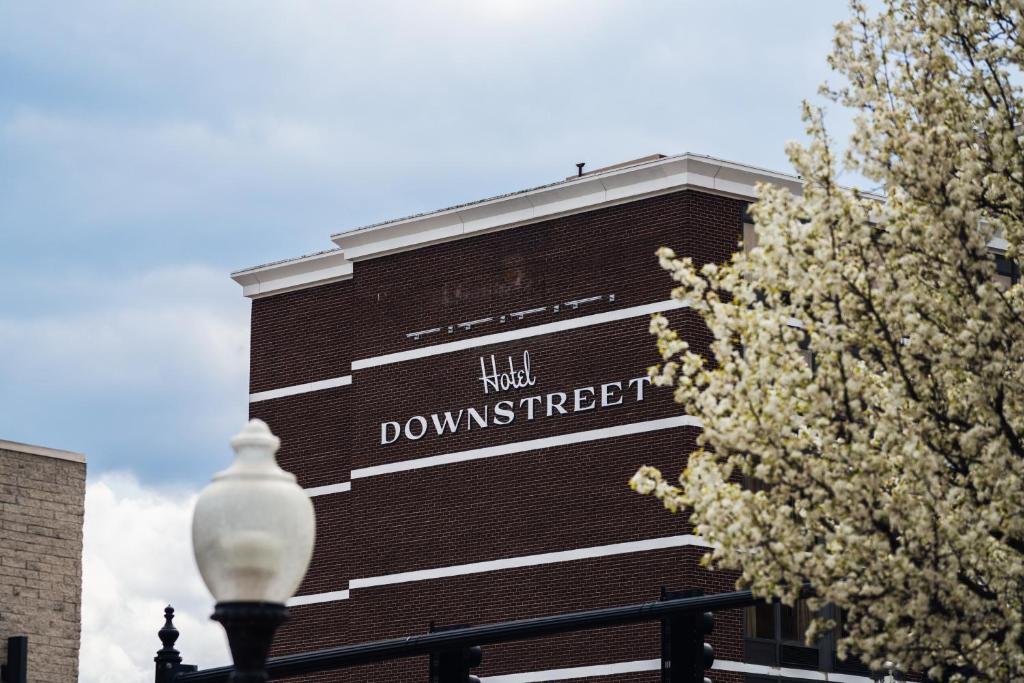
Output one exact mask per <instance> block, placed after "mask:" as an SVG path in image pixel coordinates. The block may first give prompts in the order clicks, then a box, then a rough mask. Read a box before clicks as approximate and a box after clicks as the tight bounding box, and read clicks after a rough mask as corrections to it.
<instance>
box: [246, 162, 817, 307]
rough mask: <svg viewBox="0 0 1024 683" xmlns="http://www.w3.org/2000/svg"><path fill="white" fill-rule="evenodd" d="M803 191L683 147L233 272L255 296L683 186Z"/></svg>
mask: <svg viewBox="0 0 1024 683" xmlns="http://www.w3.org/2000/svg"><path fill="white" fill-rule="evenodd" d="M760 182H767V183H773V184H775V185H781V186H783V187H788V188H789V189H790V190H792V191H793V192H796V193H799V192H801V191H802V186H803V184H802V181H801V180H800V179H799V178H798V177H796V176H793V175H788V174H785V173H778V172H775V171H769V170H765V169H762V168H757V167H754V166H748V165H746V164H738V163H735V162H731V161H725V160H723V159H716V158H715V157H710V156H703V155H699V154H680V155H677V156H673V157H665V158H663V159H658V160H655V161H650V162H646V163H640V164H634V165H631V166H627V167H624V168H616V169H611V170H608V171H604V172H600V173H589V174H585V175H583V176H581V177H578V178H575V177H574V178H570V179H568V180H563V181H561V182H557V183H552V184H550V185H546V186H544V187H539V188H535V189H532V190H525V191H522V192H513V193H511V194H507V195H503V196H501V197H495V198H493V199H485V200H482V201H478V202H471V203H469V204H464V205H462V206H457V207H452V208H449V209H442V210H440V211H433V212H430V213H426V214H422V215H419V216H412V217H409V218H401V219H398V220H393V221H387V222H384V223H380V224H377V225H372V226H367V227H364V228H357V229H355V230H351V231H348V232H342V233H338V234H335V235H333V236H332V237H331V239H332V240H333V241H334V243H335V244H337V245H338V246H339V247H340V249H338V250H334V251H327V252H323V253H320V254H312V255H310V256H302V257H300V258H296V259H288V260H285V261H280V262H277V263H270V264H267V265H263V266H257V267H254V268H247V269H245V270H240V271H238V272H236V273H233V274H232V275H231V277H232V279H234V280H235V282H238V283H239V284H240V285H242V293H243V294H244V295H245V296H247V297H249V298H252V299H255V298H259V297H264V296H268V295H271V294H281V293H283V292H288V291H292V290H295V289H304V288H306V287H313V286H316V285H322V284H327V283H329V282H335V281H338V280H345V279H348V278H351V277H352V262H354V261H361V260H363V259H369V258H375V257H379V256H385V255H387V254H393V253H397V252H400V251H408V250H410V249H417V248H419V247H425V246H428V245H431V244H437V243H439V242H448V241H451V240H456V239H461V238H463V237H470V236H472V235H478V234H483V233H485V232H493V231H496V230H504V229H507V228H514V227H518V226H520V225H526V224H529V223H536V222H538V221H542V220H549V219H552V218H556V217H559V216H567V215H570V214H574V213H581V212H583V211H592V210H594V209H599V208H602V207H606V206H613V205H615V204H622V203H624V202H630V201H636V200H638V199H643V198H645V197H653V196H656V195H659V194H667V193H669V192H678V191H680V190H685V189H694V190H701V191H703V192H709V193H712V194H718V195H725V196H728V197H735V198H739V199H748V200H753V199H755V198H756V195H755V186H756V185H757V183H760Z"/></svg>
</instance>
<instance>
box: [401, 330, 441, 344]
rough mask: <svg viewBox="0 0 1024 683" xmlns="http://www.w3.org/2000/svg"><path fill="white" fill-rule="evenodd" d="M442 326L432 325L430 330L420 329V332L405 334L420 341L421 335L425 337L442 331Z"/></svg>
mask: <svg viewBox="0 0 1024 683" xmlns="http://www.w3.org/2000/svg"><path fill="white" fill-rule="evenodd" d="M440 331H441V328H440V327H431V328H430V329H429V330H420V331H419V332H409V333H407V334H406V335H405V336H406V337H408V338H410V339H412V340H413V341H419V339H420V337H424V336H426V335H428V334H434V333H435V332H440Z"/></svg>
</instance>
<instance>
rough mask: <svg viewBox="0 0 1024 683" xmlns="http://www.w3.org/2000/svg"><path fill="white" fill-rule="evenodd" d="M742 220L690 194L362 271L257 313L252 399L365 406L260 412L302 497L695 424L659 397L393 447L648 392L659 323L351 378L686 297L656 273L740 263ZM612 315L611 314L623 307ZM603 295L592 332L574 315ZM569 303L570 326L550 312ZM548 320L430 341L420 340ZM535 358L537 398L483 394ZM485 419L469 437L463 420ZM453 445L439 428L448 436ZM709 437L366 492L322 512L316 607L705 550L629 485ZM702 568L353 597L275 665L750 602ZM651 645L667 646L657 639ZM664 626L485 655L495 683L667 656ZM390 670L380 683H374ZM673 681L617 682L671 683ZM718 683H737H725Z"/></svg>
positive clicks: (536, 578) (550, 576) (561, 452)
mask: <svg viewBox="0 0 1024 683" xmlns="http://www.w3.org/2000/svg"><path fill="white" fill-rule="evenodd" d="M742 209H743V203H742V202H740V201H738V200H731V199H725V198H721V197H715V196H711V195H706V194H701V193H696V192H679V193H675V194H670V195H664V196H659V197H654V198H649V199H645V200H641V201H636V202H631V203H628V204H623V205H620V206H614V207H609V208H605V209H601V210H597V211H592V212H587V213H582V214H577V215H573V216H568V217H565V218H559V219H555V220H551V221H545V222H543V223H537V224H533V225H527V226H522V227H518V228H514V229H510V230H506V231H501V232H496V233H491V234H487V235H481V236H476V237H472V238H468V239H464V240H459V241H455V242H449V243H445V244H439V245H434V246H430V247H425V248H421V249H416V250H412V251H409V252H405V253H400V254H395V255H390V256H386V257H381V258H376V259H371V260H368V261H363V262H359V263H357V264H355V274H354V278H353V279H352V280H351V281H347V282H342V283H335V284H331V285H326V286H322V287H314V288H311V289H307V290H301V291H298V292H291V293H287V294H283V295H280V296H272V297H268V298H265V299H258V300H256V301H254V302H253V314H252V340H253V341H252V345H253V355H252V361H251V382H250V384H251V388H252V390H253V391H264V390H268V389H274V388H279V387H282V386H290V385H294V384H299V383H305V382H311V381H316V380H321V379H328V378H332V377H339V376H342V375H346V374H350V373H351V374H352V375H353V382H352V384H351V385H350V386H346V387H340V388H337V389H331V390H325V391H319V392H311V393H306V394H300V395H297V396H291V397H286V398H280V399H274V400H269V401H260V402H257V403H254V404H251V407H250V413H251V414H252V416H253V417H260V418H262V419H264V420H266V421H267V422H268V424H269V425H270V426H271V429H273V430H274V432H275V433H277V434H278V435H279V436H281V438H282V447H281V451H280V454H279V461H280V462H281V464H282V466H283V467H285V468H286V469H289V470H291V471H294V472H295V473H296V474H297V476H298V478H299V481H300V483H301V484H302V485H303V486H306V487H310V486H321V485H325V484H336V483H340V482H343V481H348V480H349V472H350V471H351V470H352V469H358V468H362V467H368V466H374V465H379V464H383V463H389V462H396V461H402V460H408V459H411V458H420V457H427V456H434V455H438V454H443V453H452V452H457V451H463V450H467V449H473V448H480V447H486V446H492V445H499V444H504V443H510V442H518V441H523V440H529V439H535V438H541V437H545V436H557V435H560V434H568V433H574V432H579V431H583V430H589V429H596V428H603V427H612V426H618V425H624V424H629V423H634V422H639V421H643V420H652V419H658V418H663V417H670V416H676V415H679V410H678V406H676V405H675V404H673V403H672V401H671V396H670V393H669V392H668V391H667V390H656V389H653V388H652V387H645V395H646V396H645V400H644V401H643V402H642V403H637V402H635V401H632V400H629V399H628V398H627V399H626V400H624V404H623V405H621V406H615V407H607V408H602V409H596V410H592V411H589V412H581V413H576V414H572V413H571V412H570V414H569V415H561V416H553V417H539V418H537V419H535V420H534V421H532V422H529V421H527V420H526V419H525V409H524V408H520V407H518V406H517V417H516V420H515V422H513V423H512V424H511V425H507V426H495V425H491V426H489V427H487V428H486V429H480V428H474V429H473V430H470V431H465V429H464V428H463V429H461V430H460V431H459V432H458V433H457V434H455V435H451V434H446V435H444V436H437V435H432V436H426V437H424V438H423V439H421V440H418V441H414V442H409V441H406V440H405V439H404V438H403V439H402V440H401V441H400V442H398V443H394V444H390V445H387V446H381V444H380V423H381V422H382V421H385V420H395V421H399V422H404V420H405V419H407V418H409V417H410V416H413V415H423V416H425V417H426V418H427V420H428V421H429V420H430V417H429V416H430V414H431V413H435V412H438V413H440V412H443V411H445V410H454V411H455V412H457V411H458V410H459V409H465V408H468V407H470V406H472V407H475V408H477V409H478V410H481V409H482V408H483V406H484V405H487V406H489V407H491V408H493V406H494V404H495V403H496V402H497V401H499V400H502V399H513V398H514V399H517V400H518V399H519V398H522V397H524V396H528V395H535V394H547V393H548V392H552V391H564V392H567V393H570V397H569V403H571V391H572V390H573V389H574V388H576V387H585V386H595V387H599V386H600V384H602V383H604V382H612V381H623V389H624V391H623V394H624V395H625V394H627V393H628V392H630V391H633V390H630V389H628V388H626V386H625V380H628V379H630V378H633V377H638V376H641V375H643V374H644V372H645V369H646V367H647V366H649V365H650V364H652V363H653V362H655V361H656V360H657V357H656V353H655V350H654V345H653V341H652V339H651V337H650V336H649V334H648V333H647V320H646V319H645V318H644V317H642V316H641V317H635V318H630V319H627V320H621V321H616V322H610V323H605V324H601V325H594V326H588V327H586V328H582V329H577V330H569V331H562V332H555V333H551V334H547V335H543V336H535V337H529V338H525V339H520V340H516V341H513V342H508V343H503V344H496V345H491V346H484V347H476V348H472V349H468V350H464V351H459V352H453V353H445V354H441V355H435V356H430V357H426V358H421V359H415V360H409V361H404V362H398V363H391V364H387V365H383V366H378V367H371V368H366V369H362V370H357V371H355V372H351V370H350V363H351V362H352V361H353V360H357V359H363V358H369V357H374V356H379V355H383V354H386V353H392V352H397V351H403V350H408V349H415V348H422V347H425V346H430V345H434V344H439V343H445V342H450V341H455V340H458V339H466V338H472V337H477V336H480V335H485V334H493V333H495V332H504V331H508V330H514V329H518V328H525V327H531V326H535V325H539V324H543V323H550V322H555V321H558V320H563V319H567V318H572V317H579V316H585V315H590V314H594V313H600V312H603V311H609V310H614V309H619V308H626V307H631V306H638V305H644V304H650V303H654V302H657V301H664V300H666V299H667V298H668V294H669V291H670V289H671V286H672V282H671V280H670V279H669V278H668V277H667V276H666V274H664V273H663V272H662V271H660V269H659V268H658V266H657V262H656V261H655V257H654V252H655V250H656V249H657V248H658V247H659V246H662V245H669V246H673V247H675V248H676V250H677V251H678V252H680V253H684V254H688V255H691V256H693V257H694V258H695V260H697V261H699V262H703V261H709V260H714V261H721V260H724V259H726V258H727V257H728V255H729V254H730V253H731V252H732V251H733V249H734V247H735V244H736V242H737V240H738V239H739V235H740V232H741V216H742ZM609 294H614V295H615V300H614V301H609V299H608V297H607V295H609ZM594 295H601V296H602V297H604V298H603V299H602V300H601V301H600V302H596V303H592V304H586V305H584V306H581V307H580V309H579V310H578V311H572V310H570V309H568V308H566V307H565V306H564V302H565V301H568V300H570V299H576V298H582V297H587V296H594ZM555 303H560V304H563V306H562V308H561V310H560V311H559V312H558V313H554V312H553V311H552V310H551V308H550V307H551V306H552V305H553V304H555ZM536 306H548V307H549V308H548V310H547V311H545V312H544V313H540V314H536V315H532V316H528V317H526V318H525V319H524V320H523V321H521V322H519V321H516V320H514V319H508V320H507V322H505V323H500V322H497V320H495V321H494V322H491V323H487V324H484V325H480V326H478V327H474V328H473V329H472V330H470V331H464V330H456V331H455V332H453V333H451V334H449V333H448V332H446V331H443V332H441V333H438V334H435V335H431V336H425V337H423V338H422V339H420V340H419V341H416V340H412V339H409V338H407V337H406V334H407V333H408V332H412V331H416V330H422V329H427V328H430V327H437V326H441V327H446V326H447V325H449V324H455V323H458V322H462V321H467V320H473V319H476V318H482V317H488V316H493V317H495V318H497V317H498V316H499V315H501V314H508V313H510V312H512V311H517V310H522V309H527V308H532V307H536ZM671 317H672V318H673V320H674V322H675V323H676V324H677V325H678V326H679V327H680V328H681V329H682V330H684V334H686V335H687V338H688V339H689V340H690V341H691V343H692V344H693V345H694V346H695V347H696V348H698V349H701V348H705V347H706V344H707V342H708V341H709V338H708V333H707V330H706V329H705V328H704V327H703V325H702V323H700V321H699V320H698V319H697V317H696V316H694V315H693V314H692V313H690V312H687V311H677V312H674V313H672V314H671ZM524 350H529V352H530V354H531V363H532V369H533V374H534V376H535V377H536V380H537V381H536V384H535V385H534V386H533V387H529V388H525V389H519V390H511V391H508V392H502V393H499V394H494V393H489V394H487V395H485V394H484V392H483V389H482V385H481V382H480V380H479V372H480V367H479V359H480V357H481V356H484V357H485V358H489V356H490V354H492V353H493V354H494V355H495V356H496V357H497V359H498V360H499V362H500V361H501V360H503V359H504V358H505V357H506V356H508V355H512V356H513V357H514V358H515V359H516V362H517V364H518V363H519V362H520V359H521V357H522V352H523V351H524ZM463 419H466V418H463ZM432 431H433V427H432V426H431V432H432ZM695 435H696V430H695V429H689V428H680V429H674V430H666V431H660V432H653V433H648V434H640V435H634V436H629V437H617V438H611V439H606V440H601V441H591V442H586V443H580V444H571V445H560V446H556V447H552V448H548V449H543V450H533V451H528V452H524V453H518V454H513V455H500V456H496V457H492V458H486V459H480V460H472V461H466V462H459V463H453V464H446V465H441V466H436V467H430V468H424V469H416V470H410V471H405V472H399V473H391V474H385V475H379V476H374V477H369V478H360V479H355V480H353V481H352V490H351V492H349V493H340V494H332V495H327V496H321V497H317V498H315V499H314V504H315V507H316V511H317V522H318V532H317V546H316V550H315V553H314V561H313V565H312V567H311V569H310V572H309V575H308V576H307V578H306V580H305V581H304V583H303V586H302V587H301V589H300V591H299V593H300V594H310V593H319V592H327V591H334V590H343V589H345V588H347V587H348V581H349V580H351V579H355V578H368V577H373V576H381V575H386V574H392V573H396V572H400V571H409V570H415V569H430V568H437V567H445V566H451V565H456V564H464V563H469V562H476V561H483V560H491V559H500V558H509V557H518V556H522V555H530V554H536V553H543V552H551V551H558V550H570V549H575V548H585V547H592V546H598V545H606V544H611V543H619V542H624V541H633V540H641V539H647V538H655V537H663V536H672V535H677V534H683V533H687V532H688V531H689V527H688V526H687V525H686V524H685V516H683V515H678V516H672V515H669V514H668V513H665V512H664V511H663V510H661V509H660V508H659V506H658V504H657V502H656V501H653V500H650V499H643V498H640V497H638V496H636V495H635V494H633V493H632V492H630V491H629V489H628V488H627V486H626V481H627V480H628V478H629V477H630V476H631V475H632V473H633V472H634V471H635V469H636V466H637V465H639V464H641V463H650V464H655V465H657V466H659V467H662V468H663V470H664V471H665V472H667V473H672V474H674V473H676V472H678V471H679V470H680V469H681V468H682V466H684V465H685V459H686V454H687V453H688V452H689V451H690V450H692V448H693V444H694V441H693V440H694V437H695ZM699 555H700V551H699V549H695V548H690V549H669V550H661V551H652V552H647V553H632V554H624V555H617V556H611V557H604V558H595V559H590V560H577V561H569V562H562V563H558V564H549V565H542V566H535V567H527V568H520V569H508V570H500V571H494V572H487V573H481V574H474V575H467V576H459V577H449V578H445V579H435V580H428V581H417V582H409V583H402V584H396V585H389V586H383V587H376V588H362V589H356V590H353V591H352V593H351V599H349V600H345V601H339V602H334V603H325V604H319V605H308V606H303V607H296V608H294V609H293V616H292V620H291V621H290V622H289V624H288V625H287V626H286V627H285V628H284V630H283V631H282V632H281V634H280V636H279V637H278V639H277V641H276V644H275V652H276V653H278V654H282V653H286V652H295V651H304V650H311V649H315V648H320V647H328V646H332V645H339V644H343V643H353V642H359V641H365V640H369V639H373V638H381V637H390V636H398V635H403V634H409V633H418V632H423V631H425V630H426V629H427V626H428V624H429V623H430V622H431V621H432V620H433V621H436V622H437V623H439V624H446V623H447V624H451V623H487V622H492V621H502V620H506V619H512V618H519V617H526V616H541V615H545V614H554V613H558V612H562V611H567V610H577V609H586V608H591V607H597V606H606V605H617V604H629V603H633V602H639V601H645V600H654V599H656V598H657V595H658V590H659V588H660V586H662V585H665V586H667V587H668V588H670V589H682V588H685V587H690V586H701V587H704V588H705V590H707V591H708V592H719V591H724V590H731V589H732V587H733V582H734V578H735V577H733V576H731V575H727V574H722V573H716V574H708V573H706V572H705V571H704V570H702V569H699V568H698V567H697V558H698V556H699ZM652 634H653V635H652ZM740 634H741V631H740V626H739V617H738V614H734V615H732V616H729V615H723V616H722V617H721V618H720V619H719V625H718V627H717V628H716V635H715V638H716V640H717V643H718V647H719V650H718V651H719V656H720V657H721V658H724V659H733V660H736V659H742V652H741V646H742V639H741V637H740ZM657 651H658V637H657V627H656V626H654V625H647V626H638V627H626V628H618V629H607V630H604V631H599V632H592V633H585V634H574V635H566V636H561V637H558V638H547V639H543V640H540V641H536V642H531V643H521V644H506V645H501V646H492V647H489V648H487V651H486V654H485V665H484V667H482V668H481V669H480V673H481V674H483V675H488V674H496V673H512V672H517V671H534V670H544V669H550V668H561V667H566V666H580V665H588V664H594V663H600V662H617V661H628V660H634V659H647V658H654V657H657ZM370 670H372V671H373V674H372V675H370V674H368V673H367V672H368V671H370ZM425 670H426V665H425V664H424V663H423V662H422V661H419V660H410V661H408V662H395V663H390V664H387V665H383V666H380V667H377V668H371V669H364V668H361V669H360V670H352V671H349V672H347V673H345V674H333V675H330V676H326V677H310V680H346V681H348V680H351V681H357V680H359V681H362V680H402V681H405V680H418V679H420V678H423V677H424V675H425ZM656 679H657V675H656V674H650V673H646V674H630V675H627V676H621V677H600V678H598V679H595V680H600V681H602V682H603V683H614V681H617V680H623V681H625V680H629V681H648V680H656ZM715 680H716V681H727V680H739V679H738V678H736V677H732V676H730V675H728V674H725V673H721V672H718V673H716V676H715Z"/></svg>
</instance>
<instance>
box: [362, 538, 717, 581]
mask: <svg viewBox="0 0 1024 683" xmlns="http://www.w3.org/2000/svg"><path fill="white" fill-rule="evenodd" d="M685 546H698V547H701V548H707V547H709V546H708V544H707V543H706V542H705V541H703V540H701V539H699V538H697V537H696V536H694V535H692V534H684V535H682V536H666V537H664V538H652V539H648V540H645V541H627V542H625V543H612V544H610V545H599V546H595V547H592V548H576V549H574V550H559V551H556V552H551V553H540V554H537V555H524V556H522V557H507V558H503V559H500V560H488V561H486V562H471V563H470V564H457V565H453V566H451V567H437V568H435V569H418V570H416V571H411V572H400V573H398V574H387V575H386V576H374V577H371V578H368V579H353V580H351V581H349V582H348V587H349V590H356V589H358V588H372V587H375V586H388V585H391V584H395V583H408V582H410V581H429V580H432V579H444V578H448V577H452V576H464V575H466V574H480V573H483V572H493V571H499V570H502V569H517V568H520V567H536V566H538V565H543V564H554V563H556V562H571V561H574V560H587V559H592V558H595V557H608V556H610V555H624V554H626V553H642V552H649V551H651V550H663V549H665V548H682V547H685Z"/></svg>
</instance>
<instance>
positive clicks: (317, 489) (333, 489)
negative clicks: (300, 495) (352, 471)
mask: <svg viewBox="0 0 1024 683" xmlns="http://www.w3.org/2000/svg"><path fill="white" fill-rule="evenodd" d="M351 490H352V482H350V481H343V482H341V483H340V484H328V485H327V486H313V487H311V488H308V489H305V491H306V495H307V496H309V497H310V498H315V497H316V496H326V495H329V494H332V493H348V492H349V491H351Z"/></svg>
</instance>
